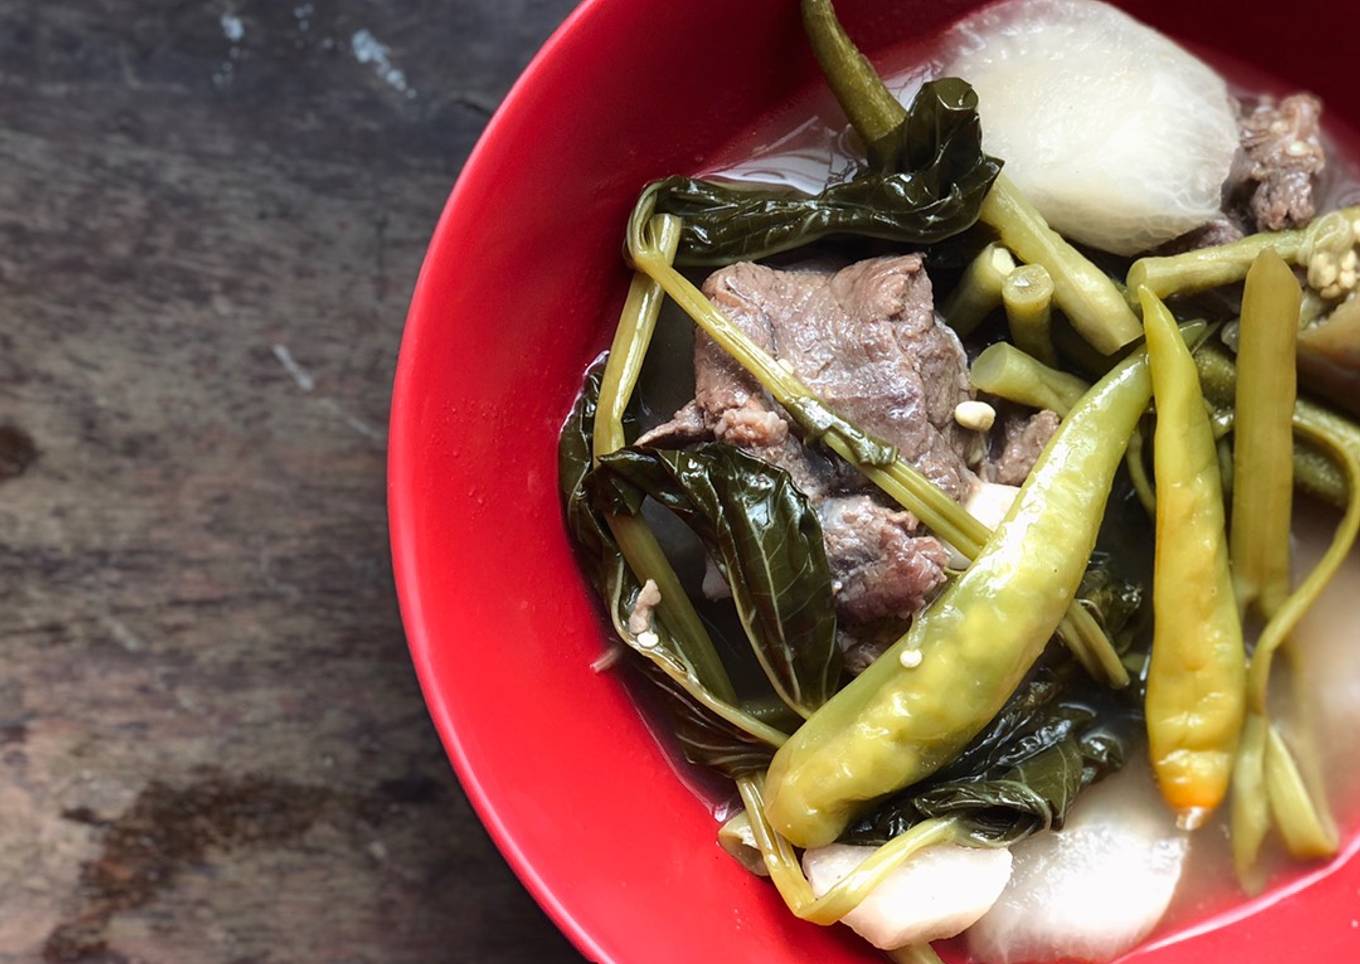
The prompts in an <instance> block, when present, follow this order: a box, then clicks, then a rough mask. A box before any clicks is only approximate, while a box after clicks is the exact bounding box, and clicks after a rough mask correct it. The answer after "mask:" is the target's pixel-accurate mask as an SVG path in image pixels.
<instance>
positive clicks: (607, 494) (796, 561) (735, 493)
mask: <svg viewBox="0 0 1360 964" xmlns="http://www.w3.org/2000/svg"><path fill="white" fill-rule="evenodd" d="M586 484H587V487H588V488H590V489H591V490H592V491H593V492H594V493H595V497H596V507H597V508H599V509H601V510H602V511H607V512H612V513H619V514H624V513H626V514H636V513H638V512H639V511H640V510H641V507H642V501H643V497H644V496H649V497H651V498H652V499H654V500H656V502H657V503H659V504H660V505H661V506H663V507H665V508H666V509H669V510H670V511H671V512H674V513H675V514H676V515H677V516H679V517H680V518H681V519H682V520H683V521H684V522H685V523H686V524H687V525H688V526H689V527H690V528H691V529H693V530H694V532H695V534H696V535H697V536H698V537H699V539H700V540H701V541H702V542H703V543H704V545H705V546H706V547H707V549H708V551H709V555H710V556H711V557H712V558H713V560H714V561H715V562H716V563H717V565H718V568H719V569H720V570H721V571H722V574H723V576H724V577H725V578H726V579H727V583H728V585H729V586H730V587H731V589H732V596H733V599H734V601H735V602H736V606H737V613H738V615H739V616H740V617H741V622H742V625H743V627H744V628H745V630H746V633H747V636H748V637H749V638H750V640H751V644H752V646H753V648H754V649H755V652H756V657H757V659H758V660H759V662H760V664H761V667H762V668H763V669H764V670H765V674H766V675H767V676H768V677H769V680H770V683H771V685H772V686H773V687H774V689H775V691H776V692H777V693H778V694H779V695H780V696H781V697H782V698H783V699H784V700H785V702H787V703H788V704H789V706H790V707H792V708H793V709H794V710H796V711H797V712H799V713H801V714H802V715H804V716H807V715H810V714H811V713H812V711H814V710H815V709H816V708H817V707H819V706H821V705H822V703H824V702H826V700H827V699H828V698H829V697H830V696H831V694H832V693H833V692H834V691H835V689H836V683H837V681H838V679H839V676H840V649H839V648H838V647H837V645H836V616H835V601H834V599H833V598H832V594H831V574H830V569H829V567H828V565H827V561H826V549H825V547H824V545H823V542H822V527H821V524H820V522H818V519H817V514H816V512H815V511H814V510H813V509H812V507H811V506H810V505H809V504H808V501H807V498H806V497H805V496H804V495H803V494H802V493H801V492H799V491H798V489H797V487H796V486H795V485H794V484H793V480H792V479H791V478H790V477H789V475H788V473H787V472H785V471H784V470H782V469H779V468H776V467H775V466H772V465H770V464H769V463H767V462H762V461H761V460H760V459H757V458H754V457H753V456H750V455H747V454H746V453H745V452H742V451H741V450H739V449H736V448H733V447H732V446H730V445H722V444H709V445H703V446H699V447H698V448H694V449H689V450H685V451H663V450H659V449H620V450H619V451H617V452H614V453H611V454H609V455H606V456H604V457H603V458H602V459H601V460H600V464H599V467H598V469H596V471H595V472H594V473H593V475H592V476H591V478H590V480H589V481H588V482H587V483H586Z"/></svg>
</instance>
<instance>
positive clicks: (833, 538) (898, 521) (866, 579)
mask: <svg viewBox="0 0 1360 964" xmlns="http://www.w3.org/2000/svg"><path fill="white" fill-rule="evenodd" d="M817 515H818V517H819V518H820V519H821V523H822V538H823V540H824V541H825V542H826V558H827V562H828V563H829V564H830V567H831V572H832V573H833V574H834V577H835V582H834V583H833V584H832V588H833V589H834V590H835V593H836V611H837V612H838V613H840V614H842V615H843V616H844V617H845V618H846V620H848V621H849V622H852V623H867V622H874V621H875V620H880V619H889V618H897V619H907V618H910V617H911V616H912V614H913V613H915V612H916V611H917V610H918V609H920V608H921V607H922V606H923V605H925V603H926V601H927V600H928V599H929V598H930V597H931V596H932V595H934V593H935V590H936V589H938V588H939V587H940V586H941V585H942V584H943V583H944V580H945V571H944V570H945V565H946V564H947V563H948V562H949V550H947V549H946V548H945V547H944V546H943V545H942V544H941V543H940V542H939V540H937V539H935V538H933V537H931V536H919V535H912V532H913V531H914V530H915V529H916V528H917V522H916V519H915V517H914V516H912V514H911V513H910V512H904V511H903V510H901V509H894V508H890V507H888V506H885V505H881V504H880V503H878V502H876V501H874V499H873V498H871V497H870V496H868V495H851V496H838V497H834V498H828V499H825V500H823V501H822V503H821V504H820V505H819V506H818V507H817Z"/></svg>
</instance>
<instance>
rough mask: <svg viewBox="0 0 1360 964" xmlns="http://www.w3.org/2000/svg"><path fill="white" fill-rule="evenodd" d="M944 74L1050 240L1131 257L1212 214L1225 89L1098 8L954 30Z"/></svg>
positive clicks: (1013, 12) (1042, 9) (1193, 61)
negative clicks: (972, 97) (969, 98)
mask: <svg viewBox="0 0 1360 964" xmlns="http://www.w3.org/2000/svg"><path fill="white" fill-rule="evenodd" d="M950 49H951V50H953V51H954V53H953V56H952V58H951V57H950V56H949V53H948V51H947V52H946V60H947V66H946V67H945V70H944V73H946V74H950V75H954V76H958V77H962V78H963V79H964V80H966V81H968V82H969V83H970V84H972V85H973V87H974V89H975V90H976V91H977V93H978V101H979V114H980V116H981V118H982V136H983V145H984V146H985V147H986V149H987V151H988V153H990V154H993V155H995V156H997V157H1000V158H1002V159H1003V160H1004V161H1005V162H1006V173H1007V174H1008V175H1009V176H1010V178H1011V180H1013V181H1014V182H1015V183H1016V184H1017V185H1018V186H1019V187H1020V189H1021V190H1022V191H1023V192H1024V193H1025V194H1026V195H1028V197H1029V198H1030V200H1031V201H1033V202H1034V204H1035V206H1036V207H1038V209H1039V211H1040V213H1041V214H1043V216H1044V217H1045V218H1046V219H1047V220H1048V223H1049V225H1050V226H1052V227H1053V228H1054V229H1055V230H1056V231H1058V232H1059V233H1061V234H1063V235H1065V236H1067V237H1068V238H1071V239H1073V240H1075V241H1079V242H1082V243H1085V244H1089V245H1092V246H1094V247H1097V248H1102V249H1104V250H1106V251H1113V252H1115V253H1116V254H1126V255H1128V254H1136V253H1138V252H1141V251H1146V250H1148V249H1149V248H1153V247H1156V246H1157V245H1159V244H1161V243H1163V242H1165V241H1169V240H1171V239H1172V238H1174V237H1177V236H1178V235H1181V234H1184V233H1185V232H1187V231H1190V230H1192V229H1193V228H1197V227H1199V226H1200V225H1202V224H1204V223H1205V222H1207V221H1209V220H1210V219H1212V218H1213V217H1214V216H1215V215H1216V214H1218V212H1219V206H1220V204H1221V200H1222V199H1221V194H1222V189H1223V184H1224V181H1226V180H1227V177H1228V173H1229V170H1230V168H1231V167H1232V163H1233V156H1234V154H1235V153H1236V152H1237V149H1238V131H1237V120H1236V116H1235V114H1234V110H1233V106H1232V102H1231V101H1230V100H1229V96H1228V87H1227V84H1226V83H1225V81H1224V80H1223V78H1222V77H1220V76H1219V75H1218V74H1217V73H1216V72H1214V70H1212V69H1211V68H1210V67H1209V66H1208V65H1206V64H1205V63H1204V62H1203V61H1201V60H1199V59H1197V58H1196V57H1194V56H1192V55H1191V54H1189V53H1187V52H1186V51H1185V50H1184V49H1182V48H1181V47H1179V46H1177V45H1176V44H1175V43H1173V42H1172V41H1171V40H1170V39H1168V38H1167V37H1165V36H1163V35H1162V34H1160V33H1158V32H1157V31H1155V30H1153V29H1152V28H1150V27H1148V26H1145V25H1144V24H1141V23H1139V22H1138V21H1136V20H1134V19H1133V18H1132V17H1130V16H1129V15H1128V14H1126V13H1123V12H1122V11H1120V10H1117V9H1115V8H1114V7H1112V6H1109V5H1108V4H1105V3H1097V2H1094V0H1007V2H1004V3H1001V4H999V5H997V6H991V7H987V8H986V9H985V10H983V11H982V12H980V13H978V14H976V15H974V16H972V17H970V18H968V19H967V20H965V21H963V22H962V23H961V24H959V25H958V26H957V27H955V28H954V31H953V32H952V34H951V37H950Z"/></svg>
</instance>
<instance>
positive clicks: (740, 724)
mask: <svg viewBox="0 0 1360 964" xmlns="http://www.w3.org/2000/svg"><path fill="white" fill-rule="evenodd" d="M602 370H603V366H602V365H595V366H593V367H592V368H591V369H590V370H589V371H588V372H587V373H586V380H585V386H584V389H583V391H582V393H581V396H580V398H579V399H578V400H577V402H576V405H575V407H574V408H573V409H572V412H571V415H570V416H569V417H568V419H567V423H566V425H565V426H564V427H563V429H562V434H561V437H560V440H559V443H558V478H559V486H560V490H561V494H562V499H563V503H564V505H565V508H566V517H567V525H568V527H569V528H570V530H571V533H572V535H573V537H574V538H575V539H576V543H577V546H578V548H579V550H580V555H581V559H582V563H583V567H584V568H585V570H586V574H587V575H588V576H589V577H590V580H591V581H592V582H593V583H594V584H595V587H596V589H597V590H598V591H599V593H600V595H601V597H602V598H603V599H604V601H605V605H606V607H607V609H608V613H609V618H610V620H611V621H612V622H613V624H614V630H615V632H616V633H617V634H618V637H619V638H620V639H621V640H623V642H624V643H625V644H626V645H627V646H628V647H629V648H630V649H631V650H632V651H633V652H635V653H637V654H638V655H640V656H641V657H642V658H643V663H642V665H643V672H644V675H645V676H646V677H647V678H648V679H649V680H650V681H651V682H653V683H654V684H655V685H656V686H657V687H658V689H659V690H660V691H661V693H662V694H663V696H664V698H665V702H666V704H667V707H668V709H669V711H670V713H671V716H672V718H673V720H674V723H675V732H676V736H677V738H678V739H679V741H680V744H681V746H682V748H683V749H684V753H685V757H686V759H688V760H689V761H690V762H692V763H696V764H700V765H703V766H709V767H713V768H714V769H716V770H718V771H720V772H722V773H725V774H727V775H728V776H731V777H738V776H741V775H742V774H746V773H751V772H755V771H759V770H763V769H764V768H765V767H766V766H767V765H768V764H769V760H770V757H771V755H772V754H773V753H774V750H775V748H776V747H778V746H779V745H780V744H781V743H783V741H784V738H785V736H784V734H783V733H781V732H780V731H779V730H777V729H775V728H774V727H772V726H770V725H768V724H766V723H763V722H761V721H760V720H758V719H756V718H755V717H753V716H751V715H750V714H748V713H745V712H743V711H742V710H741V709H740V708H739V707H737V706H735V705H733V704H732V703H731V702H728V701H726V700H723V699H721V698H720V697H719V696H717V695H715V694H714V693H713V691H712V690H711V689H710V688H709V687H707V686H706V685H704V682H703V681H702V680H701V678H700V674H699V673H698V671H697V670H696V665H697V664H698V662H699V659H698V657H697V656H696V655H695V654H693V653H691V652H689V651H688V648H687V644H686V641H685V640H684V639H683V638H682V637H681V636H679V635H677V634H675V633H672V632H671V630H670V629H669V627H667V626H666V624H665V621H664V620H663V619H661V618H656V619H655V620H654V621H653V623H652V625H651V627H650V629H649V630H648V631H646V632H644V633H634V632H632V631H631V630H630V629H629V627H628V617H629V615H630V614H631V613H632V612H633V610H634V608H635V606H636V604H637V601H638V596H639V594H640V592H641V590H642V587H641V586H640V585H639V584H638V580H637V578H636V577H635V576H634V575H633V573H632V571H631V570H630V569H629V567H628V565H627V563H626V562H625V561H624V559H623V556H622V554H621V553H620V552H619V549H618V546H617V545H616V544H615V542H614V538H613V535H612V534H611V533H610V530H609V527H608V526H607V525H606V524H605V522H604V520H603V518H601V516H600V514H599V513H598V512H597V511H596V510H595V509H594V507H593V506H592V504H591V496H590V492H589V490H588V488H587V480H588V478H589V477H590V475H591V472H592V465H591V459H592V451H591V438H592V436H593V434H594V423H595V415H596V410H597V403H598V398H599V391H600V381H601V374H602Z"/></svg>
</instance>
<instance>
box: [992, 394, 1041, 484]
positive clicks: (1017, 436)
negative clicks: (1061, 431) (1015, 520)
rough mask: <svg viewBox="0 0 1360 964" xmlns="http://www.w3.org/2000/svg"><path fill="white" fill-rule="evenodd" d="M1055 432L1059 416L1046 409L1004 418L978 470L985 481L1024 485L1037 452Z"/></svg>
mask: <svg viewBox="0 0 1360 964" xmlns="http://www.w3.org/2000/svg"><path fill="white" fill-rule="evenodd" d="M1056 431H1058V416H1057V415H1056V414H1055V413H1053V412H1050V411H1048V410H1044V411H1042V412H1036V413H1034V414H1033V415H1030V416H1024V415H1019V414H1010V415H1007V416H1006V417H1005V418H1004V419H1003V420H1002V423H1001V431H1000V432H998V433H996V435H995V436H994V437H993V440H992V446H993V451H992V454H990V455H989V456H988V457H987V458H986V459H985V460H984V461H983V463H982V465H981V466H979V468H978V474H979V475H980V476H981V477H982V481H984V482H997V483H999V484H1001V485H1023V484H1024V482H1025V479H1027V478H1028V477H1029V470H1030V469H1032V468H1034V463H1035V461H1036V460H1037V459H1038V458H1039V453H1040V452H1042V451H1043V450H1044V446H1045V445H1047V444H1048V440H1049V439H1051V438H1052V437H1053V433H1054V432H1056Z"/></svg>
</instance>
